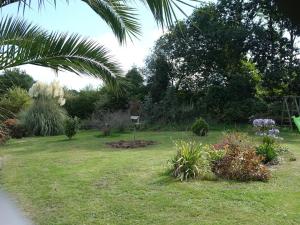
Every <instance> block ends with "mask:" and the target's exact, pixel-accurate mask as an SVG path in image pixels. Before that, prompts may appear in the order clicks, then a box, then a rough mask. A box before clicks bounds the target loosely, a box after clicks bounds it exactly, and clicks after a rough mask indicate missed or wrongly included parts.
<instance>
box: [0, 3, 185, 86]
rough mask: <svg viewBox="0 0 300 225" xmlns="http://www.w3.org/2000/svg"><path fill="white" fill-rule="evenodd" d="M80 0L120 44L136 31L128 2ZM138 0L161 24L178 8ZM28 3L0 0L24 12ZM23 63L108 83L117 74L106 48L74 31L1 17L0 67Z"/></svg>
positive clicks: (0, 68)
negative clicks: (62, 31) (49, 27)
mask: <svg viewBox="0 0 300 225" xmlns="http://www.w3.org/2000/svg"><path fill="white" fill-rule="evenodd" d="M83 2H84V3H86V4H87V5H88V6H89V7H91V9H93V10H94V11H95V12H96V13H97V14H98V15H99V16H100V17H101V18H102V19H103V20H104V21H105V22H106V23H107V24H108V25H109V26H110V27H111V29H112V30H113V32H114V34H115V35H116V37H117V38H118V39H119V41H120V42H121V43H124V42H125V41H126V38H127V37H129V38H132V37H136V36H138V35H139V34H140V25H139V23H138V19H137V17H136V12H135V9H134V8H132V7H131V6H129V3H128V1H125V0H112V1H100V0H92V1H86V0H83ZM140 2H142V3H144V4H146V5H147V6H148V7H149V9H150V10H151V12H152V14H153V16H154V18H155V20H156V21H157V22H158V23H160V24H161V25H162V26H165V25H167V26H170V25H171V24H172V20H173V18H174V16H175V13H174V7H178V5H177V4H176V3H175V4H174V2H173V1H171V0H161V1H157V0H140ZM179 2H182V1H179ZM31 3H32V2H31V1H26V0H25V1H23V0H22V1H21V0H1V1H0V8H3V7H5V6H7V5H10V4H19V8H20V7H23V9H24V11H25V10H26V9H27V8H28V7H30V6H31V5H32V4H31ZM44 3H45V1H38V6H39V7H40V6H42V5H44ZM54 3H55V1H54ZM184 4H187V3H184ZM24 64H33V65H39V66H45V67H50V68H52V69H55V70H67V71H71V72H74V73H77V74H87V75H91V76H96V77H101V78H102V79H103V80H104V81H106V82H108V83H112V82H114V81H115V80H114V77H116V76H118V75H120V69H119V66H118V64H117V63H116V62H115V61H114V60H113V59H112V58H111V57H110V55H109V53H108V51H107V50H106V49H105V48H104V47H103V46H100V45H98V44H97V43H95V42H93V41H91V40H88V39H85V38H83V37H80V36H79V35H76V34H73V35H67V34H60V33H53V32H52V33H51V32H50V33H49V32H46V31H44V30H42V29H41V28H39V27H38V26H34V25H32V24H29V23H26V22H24V21H22V20H18V19H13V18H11V17H10V18H2V19H1V21H0V70H4V69H8V68H12V67H15V66H20V65H24Z"/></svg>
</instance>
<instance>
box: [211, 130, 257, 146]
mask: <svg viewBox="0 0 300 225" xmlns="http://www.w3.org/2000/svg"><path fill="white" fill-rule="evenodd" d="M213 147H214V148H215V149H216V150H222V149H223V150H227V149H241V150H248V149H252V148H253V144H252V141H251V140H250V138H249V136H247V135H246V134H243V133H239V132H229V133H226V134H225V135H224V137H223V139H222V140H221V142H220V143H218V144H214V145H213Z"/></svg>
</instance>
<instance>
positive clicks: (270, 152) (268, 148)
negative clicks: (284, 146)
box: [256, 143, 277, 163]
mask: <svg viewBox="0 0 300 225" xmlns="http://www.w3.org/2000/svg"><path fill="white" fill-rule="evenodd" d="M256 153H257V154H258V155H261V156H263V160H262V161H263V163H269V162H271V161H273V160H275V159H276V158H277V153H276V149H275V146H274V145H273V144H268V143H264V144H262V145H260V146H258V147H257V148H256Z"/></svg>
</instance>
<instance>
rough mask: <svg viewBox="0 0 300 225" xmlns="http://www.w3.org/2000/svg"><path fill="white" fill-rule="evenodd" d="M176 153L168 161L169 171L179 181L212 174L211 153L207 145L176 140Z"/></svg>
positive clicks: (208, 176) (206, 176) (207, 176)
mask: <svg viewBox="0 0 300 225" xmlns="http://www.w3.org/2000/svg"><path fill="white" fill-rule="evenodd" d="M175 144H176V148H177V154H176V156H175V157H174V158H173V159H172V160H171V161H170V165H171V169H170V173H171V174H172V176H173V177H175V178H178V179H179V180H181V181H184V180H189V179H196V178H202V179H205V178H210V177H212V176H213V173H212V171H211V154H210V153H209V151H210V149H209V147H208V146H203V145H202V144H197V143H195V142H185V141H179V142H176V143H175Z"/></svg>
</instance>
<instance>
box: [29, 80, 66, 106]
mask: <svg viewBox="0 0 300 225" xmlns="http://www.w3.org/2000/svg"><path fill="white" fill-rule="evenodd" d="M29 95H30V96H31V97H32V98H34V99H37V98H41V97H42V98H53V99H56V100H57V103H58V104H59V105H60V106H63V105H64V104H65V102H66V100H65V98H64V90H63V88H62V87H61V86H60V84H59V82H58V81H53V82H51V83H50V84H46V83H43V82H36V83H35V84H33V85H32V87H31V88H30V89H29Z"/></svg>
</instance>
